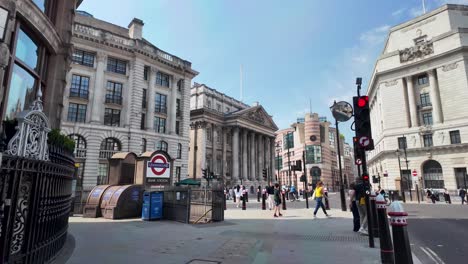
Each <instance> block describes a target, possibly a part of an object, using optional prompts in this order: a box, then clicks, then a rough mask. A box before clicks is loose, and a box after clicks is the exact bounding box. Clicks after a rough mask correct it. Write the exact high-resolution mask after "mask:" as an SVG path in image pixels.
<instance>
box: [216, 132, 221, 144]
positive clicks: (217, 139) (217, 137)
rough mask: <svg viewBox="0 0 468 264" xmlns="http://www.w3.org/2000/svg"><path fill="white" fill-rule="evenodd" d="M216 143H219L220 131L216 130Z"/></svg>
mask: <svg viewBox="0 0 468 264" xmlns="http://www.w3.org/2000/svg"><path fill="white" fill-rule="evenodd" d="M216 143H221V131H219V130H218V131H216Z"/></svg>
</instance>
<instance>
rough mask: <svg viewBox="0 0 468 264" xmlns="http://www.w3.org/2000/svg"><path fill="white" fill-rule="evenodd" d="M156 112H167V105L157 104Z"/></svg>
mask: <svg viewBox="0 0 468 264" xmlns="http://www.w3.org/2000/svg"><path fill="white" fill-rule="evenodd" d="M154 112H155V113H159V114H167V107H166V106H165V105H156V106H155V107H154Z"/></svg>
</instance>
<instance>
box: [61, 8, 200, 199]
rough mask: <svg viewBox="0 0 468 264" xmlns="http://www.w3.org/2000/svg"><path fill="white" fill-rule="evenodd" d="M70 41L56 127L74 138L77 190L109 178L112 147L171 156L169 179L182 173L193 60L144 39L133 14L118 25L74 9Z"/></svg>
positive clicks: (194, 74) (182, 176) (187, 132)
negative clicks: (68, 65)
mask: <svg viewBox="0 0 468 264" xmlns="http://www.w3.org/2000/svg"><path fill="white" fill-rule="evenodd" d="M72 42H73V45H74V50H73V58H72V59H73V64H72V67H71V69H70V71H69V72H68V75H67V79H66V80H67V86H66V88H65V91H64V93H65V97H64V110H63V115H62V116H63V118H62V131H63V132H64V133H65V134H67V135H69V136H70V137H72V138H73V139H74V140H75V142H76V147H77V148H76V151H75V152H76V153H75V154H76V158H77V163H78V164H79V170H78V171H79V172H78V176H79V180H82V188H83V190H84V191H85V192H87V191H89V190H91V188H93V187H94V186H96V185H97V184H102V183H106V182H107V173H108V161H107V160H108V158H110V157H111V156H112V155H113V154H114V153H115V152H118V151H130V152H135V153H136V154H140V153H142V152H144V151H153V150H158V149H162V150H165V151H167V152H168V153H169V154H170V156H171V158H173V159H175V163H174V170H173V179H174V181H179V180H181V179H184V178H186V177H187V174H188V172H187V165H188V164H187V160H188V144H189V122H190V120H189V102H190V98H189V96H190V85H191V80H192V78H193V77H194V76H196V75H197V74H198V73H197V72H196V71H194V70H193V69H192V68H191V63H190V62H188V61H186V60H183V59H180V58H178V57H176V56H174V55H171V54H169V53H167V52H165V51H162V50H160V49H159V48H157V47H156V46H155V45H153V44H151V43H149V42H148V41H147V40H145V39H144V38H143V21H141V20H139V19H133V21H131V22H130V24H129V26H128V28H124V27H120V26H117V25H114V24H111V23H108V22H105V21H102V20H99V19H96V18H94V17H92V15H90V14H88V13H85V12H82V11H80V12H78V14H77V16H76V19H75V23H74V26H73V38H72ZM79 186H80V181H78V187H77V188H79ZM84 197H86V194H85V195H84Z"/></svg>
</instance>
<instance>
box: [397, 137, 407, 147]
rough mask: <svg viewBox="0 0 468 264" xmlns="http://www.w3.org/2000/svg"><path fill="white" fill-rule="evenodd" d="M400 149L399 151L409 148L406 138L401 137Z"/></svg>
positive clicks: (399, 139)
mask: <svg viewBox="0 0 468 264" xmlns="http://www.w3.org/2000/svg"><path fill="white" fill-rule="evenodd" d="M398 148H399V149H405V148H408V146H407V145H406V137H399V138H398Z"/></svg>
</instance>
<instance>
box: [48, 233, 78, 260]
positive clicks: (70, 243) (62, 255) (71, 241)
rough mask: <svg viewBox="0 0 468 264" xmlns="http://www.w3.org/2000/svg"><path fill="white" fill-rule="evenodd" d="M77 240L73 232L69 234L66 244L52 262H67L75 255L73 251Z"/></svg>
mask: <svg viewBox="0 0 468 264" xmlns="http://www.w3.org/2000/svg"><path fill="white" fill-rule="evenodd" d="M75 246H76V242H75V237H73V235H72V234H70V233H68V234H67V241H65V245H63V248H62V249H61V250H60V252H59V253H58V254H57V256H56V257H55V258H54V259H52V260H51V262H50V263H51V264H63V263H67V261H68V260H69V259H70V258H71V256H72V255H73V251H74V250H75Z"/></svg>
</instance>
